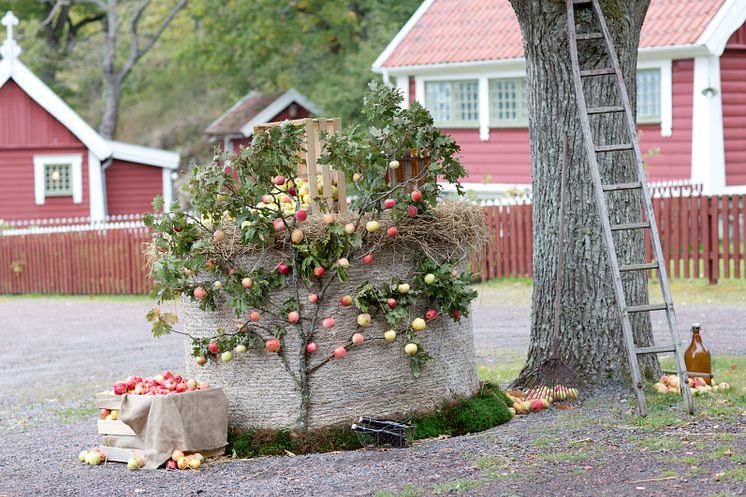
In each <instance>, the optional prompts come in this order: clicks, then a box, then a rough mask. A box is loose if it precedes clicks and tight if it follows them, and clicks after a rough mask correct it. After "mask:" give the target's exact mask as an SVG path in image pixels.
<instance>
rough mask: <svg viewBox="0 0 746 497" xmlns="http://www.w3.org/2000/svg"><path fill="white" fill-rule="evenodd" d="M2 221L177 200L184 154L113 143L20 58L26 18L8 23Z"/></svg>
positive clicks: (1, 111) (0, 114)
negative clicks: (176, 179) (158, 198)
mask: <svg viewBox="0 0 746 497" xmlns="http://www.w3.org/2000/svg"><path fill="white" fill-rule="evenodd" d="M2 24H3V25H4V26H5V27H6V30H7V38H6V40H5V41H4V42H3V44H2V46H1V47H0V55H1V56H2V59H1V60H0V219H4V220H19V219H42V218H59V217H90V218H91V219H92V220H97V219H102V218H104V217H105V216H107V215H113V214H131V213H140V212H145V211H149V210H151V209H152V208H151V206H150V203H151V201H152V199H153V197H154V196H155V195H162V196H163V198H164V200H165V201H166V203H167V204H168V203H170V202H171V199H172V198H173V179H172V174H175V170H176V169H177V168H178V167H179V154H178V153H175V152H169V151H166V150H160V149H153V148H147V147H141V146H138V145H130V144H127V143H121V142H117V141H111V140H105V139H104V138H102V137H101V136H100V135H99V134H98V133H97V132H96V131H94V130H93V128H91V127H90V126H89V125H88V124H87V123H86V122H85V121H84V120H83V119H82V118H81V117H80V116H79V115H78V114H77V113H75V111H73V110H72V109H71V108H70V107H69V106H68V105H67V104H66V103H65V102H63V101H62V99H60V98H59V97H58V96H57V95H55V93H54V92H53V91H52V90H51V89H50V88H49V87H48V86H47V85H45V84H44V83H43V82H42V81H41V80H40V79H39V78H38V77H36V76H35V75H34V74H33V73H32V72H31V71H30V70H29V69H28V68H27V67H26V66H25V65H24V64H23V63H22V62H21V61H20V60H19V59H18V56H19V55H20V53H21V48H20V47H19V46H18V44H17V43H16V41H15V40H14V38H13V27H14V26H16V25H17V24H18V19H16V17H15V16H13V14H12V13H11V12H8V13H7V14H5V16H4V17H3V18H2Z"/></svg>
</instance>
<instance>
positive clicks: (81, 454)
mask: <svg viewBox="0 0 746 497" xmlns="http://www.w3.org/2000/svg"><path fill="white" fill-rule="evenodd" d="M87 455H88V451H87V450H84V451H82V452H81V453H80V454H78V460H79V461H80V462H85V458H86V456H87Z"/></svg>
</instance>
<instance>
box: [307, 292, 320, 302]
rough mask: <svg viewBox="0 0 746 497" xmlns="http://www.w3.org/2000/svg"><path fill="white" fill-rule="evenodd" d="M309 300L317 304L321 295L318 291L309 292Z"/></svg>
mask: <svg viewBox="0 0 746 497" xmlns="http://www.w3.org/2000/svg"><path fill="white" fill-rule="evenodd" d="M308 301H309V302H310V303H312V304H315V303H316V302H318V301H319V296H318V294H316V293H309V294H308Z"/></svg>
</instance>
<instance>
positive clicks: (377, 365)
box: [182, 248, 479, 429]
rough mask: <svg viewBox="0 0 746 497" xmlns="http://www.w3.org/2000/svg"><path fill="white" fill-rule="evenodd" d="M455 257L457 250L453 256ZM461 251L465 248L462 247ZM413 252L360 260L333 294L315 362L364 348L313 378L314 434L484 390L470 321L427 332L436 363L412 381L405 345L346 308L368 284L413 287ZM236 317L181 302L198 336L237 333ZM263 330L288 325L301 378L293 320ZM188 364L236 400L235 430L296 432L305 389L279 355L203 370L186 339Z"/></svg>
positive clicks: (188, 327) (419, 309) (443, 321)
mask: <svg viewBox="0 0 746 497" xmlns="http://www.w3.org/2000/svg"><path fill="white" fill-rule="evenodd" d="M454 250H456V249H454ZM459 250H460V249H459ZM414 252H415V251H414V250H407V249H406V248H404V249H403V250H400V251H396V250H394V249H386V250H381V251H377V252H376V255H375V257H376V261H375V263H374V264H373V265H371V266H364V265H362V264H360V263H359V261H353V264H352V265H351V266H350V271H349V279H348V280H347V281H346V282H344V283H340V282H339V281H337V280H335V281H334V282H333V283H332V284H331V285H330V287H329V290H328V291H327V293H326V297H325V300H324V302H320V304H319V305H322V306H323V307H322V310H321V312H320V315H319V317H320V318H325V317H333V318H334V319H335V321H336V324H335V326H334V328H332V329H330V330H327V329H324V328H322V327H321V326H320V320H319V323H318V326H317V328H318V330H317V332H316V335H315V339H314V340H315V342H316V343H317V344H318V350H317V351H316V352H315V353H314V354H312V356H311V364H315V363H317V362H318V361H320V360H322V359H323V358H325V357H328V356H329V355H330V354H331V352H332V351H333V350H334V349H335V348H336V347H338V346H340V345H343V344H344V343H346V342H347V340H348V339H349V338H350V336H351V335H352V334H353V333H354V332H356V331H360V332H363V333H364V335H365V337H366V342H365V343H364V344H362V345H360V346H355V347H352V348H351V349H350V350H349V352H348V354H347V357H346V358H345V359H342V360H332V361H330V362H329V363H328V364H326V365H324V366H322V367H321V368H320V369H318V370H317V371H316V372H315V373H314V374H313V376H312V377H311V381H310V387H311V406H310V416H309V426H308V427H309V428H317V427H323V426H328V425H332V424H337V423H347V422H352V421H353V420H354V419H355V418H356V417H357V416H361V415H370V416H380V417H389V416H406V415H408V414H411V413H414V412H421V411H427V410H432V409H435V408H438V407H440V406H441V405H442V403H443V402H444V401H448V400H452V399H455V398H461V397H467V396H471V395H473V394H474V393H475V392H476V391H477V389H478V388H479V380H478V378H477V373H476V364H475V357H474V345H473V337H472V323H471V320H470V319H469V318H464V317H462V318H461V320H460V321H458V322H454V321H453V320H452V319H451V318H450V317H447V316H442V317H440V318H438V319H436V320H435V321H433V322H431V323H429V324H428V328H427V331H424V332H422V333H420V334H419V337H420V339H421V341H422V346H423V347H424V349H425V350H427V352H428V353H429V354H430V355H431V356H432V359H431V360H430V362H429V363H428V364H427V365H426V366H425V367H424V369H423V371H422V376H421V377H419V378H413V377H412V373H411V371H410V361H409V358H408V357H407V356H406V355H405V354H404V352H403V347H404V342H403V338H399V339H398V340H397V341H396V342H393V343H392V342H386V341H384V340H382V337H383V333H384V331H385V330H387V329H388V326H387V325H386V322H385V319H383V317H382V316H380V315H379V316H377V317H376V318H375V319H374V322H373V324H372V325H371V326H370V327H368V328H359V327H358V326H357V323H356V319H357V314H358V311H357V309H356V308H355V307H354V306H350V307H341V306H340V305H339V304H338V302H339V298H340V297H341V296H343V295H347V294H349V295H354V294H355V289H356V288H357V286H358V285H359V284H360V283H361V282H364V281H369V282H371V283H373V284H375V285H379V284H382V283H386V282H389V280H390V279H391V278H393V277H396V278H399V279H402V280H404V281H411V278H412V276H413V274H414V271H415V259H414V257H415V255H416V254H415V253H414ZM280 261H281V255H280V254H276V253H275V254H271V253H268V254H266V255H263V256H252V257H245V258H244V259H243V260H241V261H240V263H239V264H238V265H239V266H240V267H244V268H247V269H251V268H254V267H257V266H259V267H265V268H271V267H275V266H276V265H277V264H278V263H279V262H280ZM306 294H307V292H306V291H305V289H303V290H302V296H301V304H302V315H303V316H304V319H305V318H306V317H307V316H308V315H309V314H310V313H312V311H313V307H312V305H311V304H309V303H308V302H307V301H306V300H305V295H306ZM291 295H293V290H292V289H291V288H290V287H288V288H286V289H284V290H283V291H281V292H273V293H272V295H271V296H270V297H271V302H270V304H269V306H268V307H269V308H271V309H275V310H276V309H279V308H280V306H281V305H282V303H283V302H284V301H285V300H287V299H288V298H289V297H291ZM424 311H425V303H424V302H422V303H420V304H419V305H417V306H415V307H414V308H412V312H411V316H410V321H411V319H413V318H414V317H416V316H422V315H424ZM235 321H236V317H235V314H234V311H233V309H232V308H229V307H227V306H225V305H221V306H219V308H218V309H217V311H215V312H203V311H201V310H200V309H199V307H198V306H197V305H196V304H195V303H194V302H192V301H191V299H189V298H184V299H183V313H182V322H183V324H184V331H185V332H187V333H189V334H191V335H194V336H198V337H204V336H214V335H215V333H216V329H217V328H220V327H222V328H224V329H225V330H234V329H235ZM261 323H262V324H264V325H265V326H268V327H270V328H272V327H274V326H275V325H280V326H283V327H284V328H285V329H286V330H287V333H286V335H285V337H284V347H285V350H286V351H287V352H288V359H289V361H288V362H289V363H288V366H289V368H290V369H291V370H292V371H294V372H295V373H296V375H297V371H298V361H299V354H300V353H301V351H302V350H303V345H302V344H301V342H300V339H299V338H298V336H297V331H296V330H295V329H294V328H293V327H292V326H290V325H288V323H287V321H284V322H283V321H281V320H278V321H272V320H271V318H269V317H268V316H262V320H261ZM185 349H186V350H185V351H186V364H187V368H186V369H187V374H188V376H189V377H195V378H198V379H199V380H206V381H208V382H210V384H211V385H213V386H219V387H221V388H223V389H224V390H225V393H226V395H227V396H228V399H229V414H230V424H231V426H237V427H243V428H270V429H293V428H297V421H298V419H299V416H300V404H301V396H300V389H299V387H298V385H297V384H296V383H295V381H294V380H293V379H292V378H291V376H290V375H289V373H288V371H287V370H286V368H285V365H283V363H282V361H281V360H280V358H279V357H278V355H277V354H271V353H268V352H266V351H255V350H250V351H249V352H247V353H244V354H234V357H235V358H234V360H233V361H231V362H229V363H222V362H220V359H219V357H218V360H217V361H212V360H210V361H209V362H208V363H207V365H205V366H204V367H201V366H198V365H197V364H196V363H195V361H194V357H193V356H192V355H191V352H192V346H191V340H190V339H188V338H187V339H186V342H185Z"/></svg>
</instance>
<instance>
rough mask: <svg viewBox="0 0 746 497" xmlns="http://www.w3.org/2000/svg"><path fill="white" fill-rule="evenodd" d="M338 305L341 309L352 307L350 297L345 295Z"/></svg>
mask: <svg viewBox="0 0 746 497" xmlns="http://www.w3.org/2000/svg"><path fill="white" fill-rule="evenodd" d="M339 305H341V306H343V307H348V306H351V305H352V296H351V295H345V296H343V297H342V298H340V299H339Z"/></svg>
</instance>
